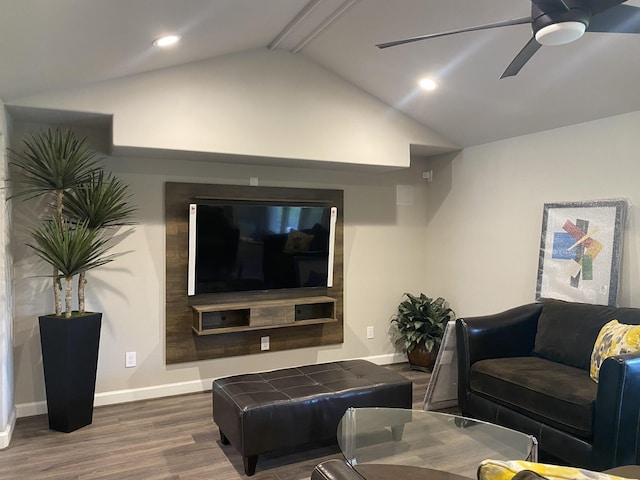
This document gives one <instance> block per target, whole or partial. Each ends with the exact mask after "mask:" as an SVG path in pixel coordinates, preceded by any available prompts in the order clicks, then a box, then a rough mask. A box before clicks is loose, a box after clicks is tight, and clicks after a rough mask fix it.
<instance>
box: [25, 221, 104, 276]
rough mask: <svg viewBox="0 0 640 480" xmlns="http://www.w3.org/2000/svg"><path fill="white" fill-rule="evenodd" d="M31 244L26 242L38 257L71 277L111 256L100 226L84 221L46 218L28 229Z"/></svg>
mask: <svg viewBox="0 0 640 480" xmlns="http://www.w3.org/2000/svg"><path fill="white" fill-rule="evenodd" d="M31 234H32V237H33V239H34V240H35V243H34V244H28V246H29V247H31V248H32V249H33V250H34V251H35V252H36V255H38V256H39V257H40V258H41V259H43V260H44V261H45V262H47V263H49V264H50V265H52V266H54V267H56V268H57V269H58V271H59V272H60V276H61V277H64V278H69V277H74V276H76V275H78V274H79V273H82V272H86V271H87V270H91V269H93V268H96V267H99V266H101V265H104V264H106V263H109V262H111V261H112V260H113V258H112V256H108V255H106V253H107V251H108V249H109V246H108V245H107V240H106V239H105V238H104V237H103V236H102V234H101V231H100V230H94V229H90V228H89V227H88V226H87V224H86V223H78V224H76V225H73V226H72V225H71V224H70V223H68V222H66V221H65V222H63V223H62V225H59V224H58V222H54V221H49V222H45V223H42V224H40V225H39V226H37V227H36V228H35V229H33V230H32V232H31Z"/></svg>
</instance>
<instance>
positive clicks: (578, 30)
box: [536, 22, 587, 45]
mask: <svg viewBox="0 0 640 480" xmlns="http://www.w3.org/2000/svg"><path fill="white" fill-rule="evenodd" d="M586 28H587V26H586V25H585V24H584V23H582V22H560V23H553V24H551V25H547V26H546V27H542V28H541V29H540V30H538V31H537V32H536V41H537V42H538V43H539V44H540V45H564V44H565V43H571V42H573V41H575V40H578V39H579V38H580V37H581V36H582V35H583V34H584V32H585V30H586Z"/></svg>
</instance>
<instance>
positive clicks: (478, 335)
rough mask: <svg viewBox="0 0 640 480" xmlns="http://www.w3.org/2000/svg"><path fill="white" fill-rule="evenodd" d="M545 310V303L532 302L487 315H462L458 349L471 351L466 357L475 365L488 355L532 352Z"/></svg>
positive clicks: (459, 350) (458, 327)
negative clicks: (543, 304) (539, 322)
mask: <svg viewBox="0 0 640 480" xmlns="http://www.w3.org/2000/svg"><path fill="white" fill-rule="evenodd" d="M541 311H542V304H541V303H531V304H528V305H521V306H519V307H515V308H512V309H510V310H507V311H505V312H500V313H495V314H492V315H486V316H483V317H470V318H459V319H458V320H457V321H456V338H457V343H458V345H457V347H458V352H466V353H467V355H468V358H464V359H462V360H464V363H468V364H469V366H471V365H473V364H474V363H475V362H477V361H479V360H484V359H486V358H502V357H523V356H529V355H531V351H532V350H533V345H534V343H535V339H536V330H537V327H538V317H539V316H540V312H541ZM458 360H461V359H460V358H458Z"/></svg>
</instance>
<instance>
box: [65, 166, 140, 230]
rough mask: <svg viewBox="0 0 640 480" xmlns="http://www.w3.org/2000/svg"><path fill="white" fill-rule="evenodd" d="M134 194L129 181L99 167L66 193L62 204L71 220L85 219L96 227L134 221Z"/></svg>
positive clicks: (128, 223)
mask: <svg viewBox="0 0 640 480" xmlns="http://www.w3.org/2000/svg"><path fill="white" fill-rule="evenodd" d="M130 198H131V194H130V193H129V187H128V186H127V185H125V184H124V183H123V182H121V181H120V180H118V179H117V178H116V177H114V176H113V174H111V173H105V172H104V171H103V170H99V171H94V172H92V173H91V174H90V175H89V177H88V179H87V181H86V182H84V183H82V184H80V185H76V186H75V187H74V188H73V189H72V190H71V191H70V192H69V193H68V194H67V195H65V196H64V198H63V201H62V204H63V209H64V212H65V216H66V217H67V218H68V219H69V220H70V221H72V222H76V221H84V222H86V223H87V226H88V227H89V228H91V229H95V228H106V227H114V226H120V225H131V224H133V222H131V221H130V218H131V217H132V215H133V213H134V212H135V211H136V208H135V207H133V206H131V205H130V204H129V199H130Z"/></svg>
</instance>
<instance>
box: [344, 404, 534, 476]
mask: <svg viewBox="0 0 640 480" xmlns="http://www.w3.org/2000/svg"><path fill="white" fill-rule="evenodd" d="M337 436H338V444H339V445H340V449H341V450H342V454H343V455H344V457H345V459H346V461H347V463H349V464H350V465H351V466H352V467H353V468H354V469H355V470H356V471H357V472H358V473H359V474H360V475H361V476H362V477H364V478H366V479H367V480H377V479H389V478H395V479H398V478H402V480H411V479H412V478H422V479H424V478H429V479H430V480H461V479H469V478H472V479H475V478H476V470H477V469H478V464H479V463H480V462H481V461H482V460H485V459H488V458H491V459H494V460H528V461H532V462H535V461H537V460H538V442H537V440H536V438H535V437H533V436H531V435H526V434H524V433H520V432H516V431H515V430H511V429H508V428H504V427H501V426H499V425H494V424H491V423H487V422H482V421H479V420H473V419H470V418H465V417H460V416H457V415H449V414H446V413H439V412H432V411H424V410H406V409H401V408H350V409H348V410H347V411H346V413H345V414H344V416H343V417H342V419H341V420H340V423H339V424H338V432H337ZM425 469H428V470H430V472H426V471H425ZM425 475H428V477H425Z"/></svg>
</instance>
